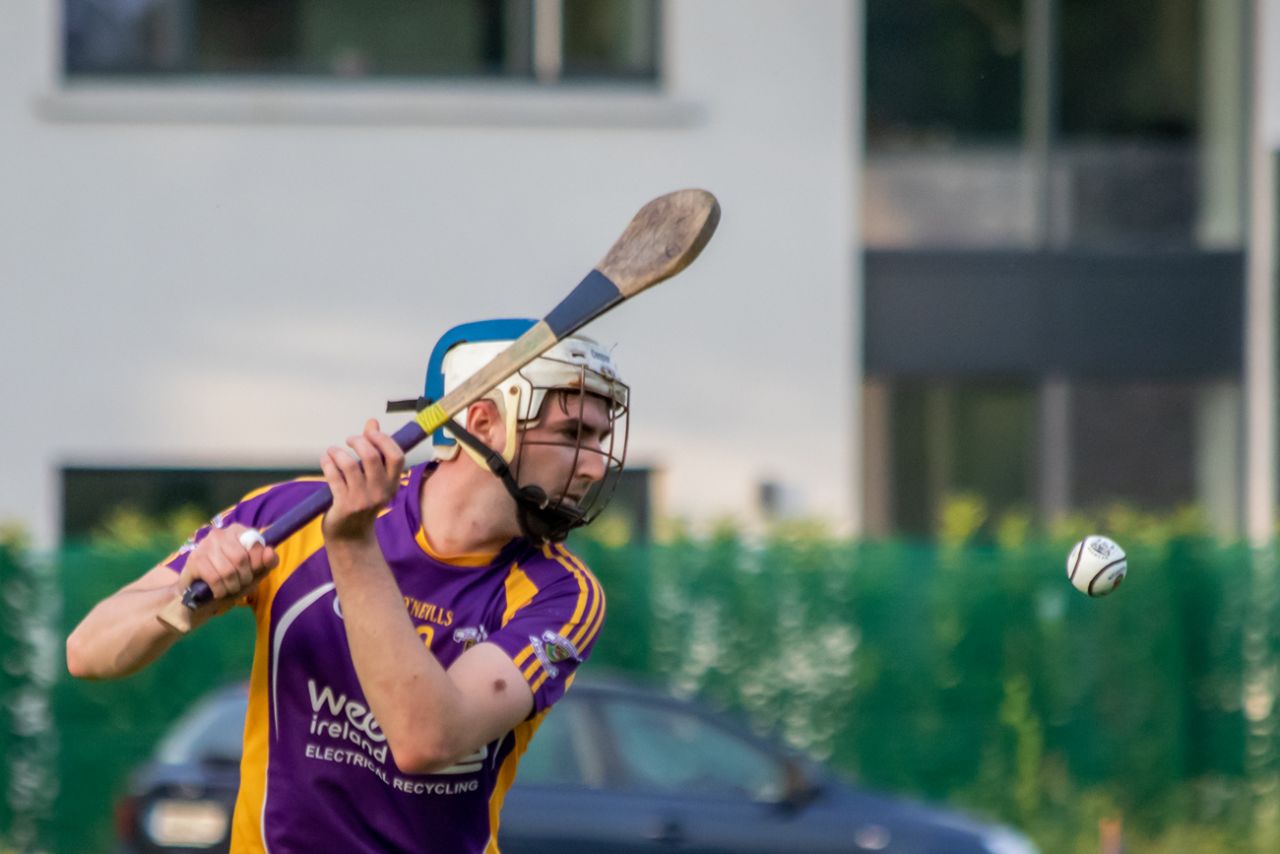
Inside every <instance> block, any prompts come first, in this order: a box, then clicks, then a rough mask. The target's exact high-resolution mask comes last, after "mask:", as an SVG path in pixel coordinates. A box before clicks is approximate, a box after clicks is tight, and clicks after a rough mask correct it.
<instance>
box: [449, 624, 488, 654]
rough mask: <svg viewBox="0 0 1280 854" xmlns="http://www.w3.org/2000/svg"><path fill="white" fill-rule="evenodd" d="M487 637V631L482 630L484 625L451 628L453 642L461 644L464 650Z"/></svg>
mask: <svg viewBox="0 0 1280 854" xmlns="http://www.w3.org/2000/svg"><path fill="white" fill-rule="evenodd" d="M488 639H489V633H488V632H486V631H485V630H484V626H464V627H463V628H460V629H454V630H453V642H454V643H460V644H462V649H463V651H464V652H465V651H466V650H468V649H471V647H473V646H475V645H476V644H478V643H484V642H485V641H487V640H488Z"/></svg>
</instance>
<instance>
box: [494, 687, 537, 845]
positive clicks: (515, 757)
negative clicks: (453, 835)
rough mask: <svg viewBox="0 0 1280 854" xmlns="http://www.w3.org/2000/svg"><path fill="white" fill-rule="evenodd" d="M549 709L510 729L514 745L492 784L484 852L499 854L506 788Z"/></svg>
mask: <svg viewBox="0 0 1280 854" xmlns="http://www.w3.org/2000/svg"><path fill="white" fill-rule="evenodd" d="M549 711H551V710H550V709H543V710H542V711H541V712H538V714H536V715H534V716H533V717H532V718H530V719H529V720H527V721H525V722H524V723H522V724H519V725H517V726H516V728H515V729H514V730H512V731H511V732H512V734H513V735H514V736H515V741H516V743H515V747H513V748H511V752H510V753H508V754H507V758H506V759H504V760H502V767H501V768H499V769H498V779H497V780H495V781H494V784H493V794H492V795H490V796H489V844H488V845H486V846H485V849H484V850H485V854H499V852H498V816H499V815H501V813H502V802H503V800H505V799H506V797H507V790H508V789H510V788H511V784H512V782H514V781H515V779H516V766H517V765H519V764H520V757H521V756H523V755H524V752H525V750H527V749H528V748H529V742H530V741H532V740H533V734H534V733H535V732H537V731H538V727H539V726H541V725H542V720H543V718H545V717H546V716H547V712H549Z"/></svg>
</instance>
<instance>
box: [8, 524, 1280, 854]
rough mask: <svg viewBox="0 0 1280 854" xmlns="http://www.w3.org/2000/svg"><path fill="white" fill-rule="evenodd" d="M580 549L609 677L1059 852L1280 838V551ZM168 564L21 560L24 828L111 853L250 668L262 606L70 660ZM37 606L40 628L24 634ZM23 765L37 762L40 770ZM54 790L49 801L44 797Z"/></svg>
mask: <svg viewBox="0 0 1280 854" xmlns="http://www.w3.org/2000/svg"><path fill="white" fill-rule="evenodd" d="M578 550H579V553H580V554H581V555H582V556H583V557H584V559H585V560H586V561H587V563H588V564H589V565H591V566H592V567H593V569H594V570H595V571H596V574H597V575H599V576H600V578H601V580H602V581H603V582H604V584H605V587H606V589H607V591H608V592H609V619H608V623H607V624H606V627H605V630H604V632H603V633H602V635H601V638H600V640H599V642H598V645H597V647H596V653H595V657H594V658H593V660H592V663H591V665H589V666H590V667H592V668H596V669H605V668H610V669H615V670H622V671H626V672H631V673H638V674H645V675H647V676H650V677H653V678H655V679H657V680H658V681H660V682H662V683H664V684H667V685H670V686H671V687H672V689H673V690H675V691H676V692H678V693H682V694H689V695H695V694H696V695H699V696H702V697H704V698H706V699H708V700H710V701H711V702H713V703H716V704H719V705H723V706H725V707H727V708H730V709H733V710H735V711H738V712H741V713H743V714H744V715H745V716H746V717H747V718H748V719H749V720H751V721H752V722H753V723H754V725H755V726H757V727H758V728H760V729H761V730H765V731H769V732H773V733H776V734H778V735H780V736H781V737H783V738H785V739H786V740H787V741H789V742H790V743H792V744H793V745H795V746H797V747H800V748H802V749H803V750H805V751H807V752H809V753H811V754H813V755H814V756H816V757H818V758H820V759H822V760H823V761H825V762H826V763H827V764H828V765H829V766H831V767H833V768H836V769H838V770H841V771H844V772H848V773H849V774H851V775H855V776H856V777H857V778H858V779H859V780H860V781H861V782H862V783H864V784H866V785H868V786H873V787H875V788H880V789H890V790H896V791H902V792H906V793H911V794H915V795H919V796H922V797H927V798H930V799H934V800H946V801H949V802H951V803H954V804H958V805H961V806H964V807H967V808H969V809H971V810H973V811H975V812H978V813H982V814H986V815H990V816H994V817H998V818H1000V819H1001V820H1004V821H1007V822H1009V823H1011V824H1014V825H1016V826H1018V827H1020V828H1023V829H1025V830H1027V831H1028V832H1030V833H1031V834H1032V835H1033V836H1035V838H1037V839H1038V840H1039V841H1040V842H1041V844H1042V846H1043V847H1044V850H1045V851H1046V852H1058V851H1096V850H1098V849H1097V835H1098V829H1097V828H1098V821H1099V820H1100V819H1103V818H1121V819H1122V820H1123V822H1124V828H1125V834H1126V842H1127V844H1128V848H1127V850H1128V851H1130V852H1138V851H1152V852H1154V851H1170V852H1174V851H1176V852H1195V851H1206V852H1208V851H1226V850H1231V851H1249V850H1253V851H1273V850H1280V844H1278V843H1280V838H1278V837H1277V836H1276V830H1275V816H1276V814H1277V806H1278V805H1280V793H1278V792H1277V790H1276V788H1275V781H1276V765H1277V762H1276V759H1275V717H1276V710H1274V709H1273V701H1274V699H1275V692H1276V690H1277V679H1278V678H1280V670H1277V666H1276V665H1277V662H1280V656H1278V655H1277V651H1278V648H1280V646H1278V644H1277V641H1276V637H1277V625H1278V617H1280V615H1278V614H1277V610H1276V604H1275V599H1276V596H1275V593H1274V590H1275V587H1276V585H1275V582H1274V578H1273V575H1274V568H1273V566H1272V563H1273V561H1274V555H1271V554H1267V555H1262V556H1258V557H1255V556H1252V555H1251V554H1250V553H1249V552H1248V551H1247V550H1245V549H1243V548H1239V547H1221V546H1217V545H1214V544H1212V543H1209V542H1207V541H1201V540H1179V541H1175V542H1172V543H1168V544H1163V545H1147V546H1136V547H1134V548H1132V549H1131V550H1130V572H1129V577H1128V579H1127V580H1126V582H1125V585H1124V586H1123V587H1122V588H1121V589H1120V591H1119V592H1117V593H1116V594H1115V595H1113V596H1111V597H1108V598H1106V599H1101V600H1089V599H1087V598H1085V597H1084V596H1082V595H1081V594H1079V593H1077V592H1076V591H1075V590H1073V589H1072V588H1071V587H1070V585H1069V584H1068V583H1067V582H1066V579H1065V576H1064V573H1063V568H1062V564H1063V559H1064V556H1065V552H1066V545H1065V544H1061V543H1054V544H1040V545H1033V546H1029V547H1026V548H1021V549H1007V550H1004V551H998V550H995V549H981V548H967V549H946V548H940V547H931V546H925V545H913V544H904V543H863V544H849V543H841V542H833V541H829V540H824V539H821V538H778V539H773V540H768V541H764V542H754V541H747V540H745V539H742V538H738V537H733V536H725V537H720V538H714V539H710V540H702V541H686V542H678V543H672V544H667V545H662V546H654V547H652V548H649V549H610V548H606V547H603V546H601V545H598V544H595V543H591V542H585V543H581V544H579V546H578ZM159 556H160V555H159V554H158V553H139V552H112V551H110V550H97V551H89V550H67V551H64V552H62V553H61V554H59V555H58V556H57V559H56V561H55V562H54V563H53V564H51V565H49V566H47V567H46V568H45V569H43V570H41V569H40V566H41V564H40V563H38V562H35V561H32V560H30V559H23V560H16V559H15V557H14V555H12V554H11V553H7V552H3V551H0V570H2V571H3V572H4V577H5V579H6V581H5V585H4V590H5V591H6V596H5V599H4V602H5V607H6V608H8V609H10V610H9V611H6V615H5V623H4V625H5V633H4V635H3V640H0V643H2V644H4V647H3V648H2V649H0V660H3V661H4V662H5V663H6V664H5V669H4V671H3V679H4V682H3V683H0V686H2V688H3V691H4V699H5V708H6V710H7V711H8V712H9V714H10V722H11V724H10V727H8V728H7V731H4V732H0V738H4V739H5V741H4V742H3V747H4V750H5V757H6V759H5V769H6V775H7V780H6V783H5V790H6V799H5V803H4V804H0V821H3V822H4V823H3V824H2V825H0V840H8V841H9V842H10V844H12V845H14V846H16V847H18V848H20V849H25V848H27V847H36V844H37V843H36V842H33V840H38V841H39V844H42V845H44V846H45V847H48V848H51V849H53V850H57V851H65V852H71V851H84V850H107V849H108V848H109V847H110V839H111V834H112V828H111V809H112V804H113V802H114V800H115V798H116V797H117V796H118V795H119V793H120V792H121V791H122V787H123V785H124V780H125V776H126V775H127V772H128V770H129V769H130V768H132V767H133V766H135V765H136V764H137V763H138V762H140V761H141V760H142V759H144V758H145V756H146V755H147V754H148V752H149V751H150V749H151V748H152V746H153V745H154V743H155V741H156V738H157V736H158V735H159V733H160V732H161V731H162V730H163V729H164V727H165V726H166V725H167V724H168V722H170V721H171V720H172V719H173V718H174V717H175V716H176V715H177V714H178V712H179V711H180V710H181V709H182V708H184V707H185V706H186V705H187V704H189V703H190V702H191V701H192V700H193V699H194V698H195V697H196V696H198V695H199V694H200V693H201V692H202V691H203V690H204V689H205V688H206V687H207V686H210V685H215V684H220V683H222V682H225V681H228V680H232V679H238V678H244V677H245V676H246V675H247V673H248V665H249V658H250V655H251V648H252V643H251V636H252V624H251V621H250V620H249V619H248V615H247V614H233V615H230V616H228V617H225V618H222V619H221V620H218V621H215V623H213V624H211V625H209V626H208V627H206V628H205V629H204V630H202V631H201V632H199V633H196V634H194V635H192V636H191V637H190V638H188V639H185V640H184V641H182V643H181V645H180V646H179V647H177V648H175V650H173V651H172V652H171V653H170V654H169V655H168V656H166V657H165V658H164V659H162V660H161V661H160V662H158V663H157V664H156V665H154V666H153V667H152V668H150V669H148V670H147V671H144V672H143V673H141V674H139V675H138V676H135V677H133V678H131V679H128V680H124V681H121V682H113V683H85V682H75V681H72V680H70V679H68V678H66V677H65V676H64V675H63V667H62V664H61V660H60V655H61V646H60V643H61V638H62V637H64V636H65V634H66V632H67V631H68V630H69V629H70V627H71V626H72V625H73V624H74V623H75V622H76V621H77V620H78V619H79V618H80V616H82V615H83V614H84V612H85V611H87V610H88V608H89V607H90V606H91V604H92V602H93V601H95V600H96V599H97V598H99V597H101V596H103V595H105V594H106V593H108V592H109V591H111V590H112V589H114V588H116V587H117V586H119V585H120V584H121V583H123V582H124V581H125V580H127V579H128V578H130V577H132V576H134V575H136V574H137V573H138V572H140V571H141V570H142V569H143V568H145V567H147V566H150V565H151V564H152V563H154V561H155V560H156V559H157V558H158V557H159ZM11 579H19V580H22V582H21V583H17V584H15V583H11ZM41 579H43V581H42V580H41ZM54 579H56V582H55V581H54ZM41 584H46V585H47V586H48V588H49V590H50V591H53V590H56V589H59V588H60V589H61V594H62V596H63V606H62V610H61V616H60V617H59V616H56V615H55V616H53V617H50V618H48V620H46V622H50V621H51V622H50V624H49V625H45V626H44V630H43V631H44V636H42V635H41V634H40V632H39V631H35V634H32V633H31V632H32V631H33V630H32V629H31V626H32V625H36V624H39V623H40V620H41V619H44V618H42V617H41V616H40V613H39V609H38V608H34V607H32V606H31V603H30V602H27V601H26V600H22V601H19V599H20V598H21V597H16V598H15V597H14V596H12V595H9V591H11V590H12V589H16V588H23V589H28V590H30V591H32V594H31V597H30V598H31V600H32V601H34V600H36V599H38V598H39V596H38V593H39V590H40V589H41V587H40V585H41ZM50 597H51V598H53V599H55V600H56V598H57V597H56V595H53V593H52V592H51V593H50ZM24 602H25V604H24ZM14 608H17V609H18V610H19V611H22V612H23V617H24V619H25V620H26V623H24V625H27V628H26V629H22V630H14V629H13V627H14V626H15V625H17V624H16V623H14V622H11V617H12V614H11V612H12V610H13V609H14ZM49 613H50V614H53V613H54V612H52V611H50V612H49ZM33 621H34V622H33ZM36 628H37V629H38V628H39V626H38V625H36ZM42 638H43V640H42ZM50 640H51V641H53V642H54V643H55V645H56V649H54V650H53V653H54V654H55V655H56V656H59V658H58V659H57V661H56V662H55V663H54V665H51V666H50V667H49V671H48V672H50V673H56V674H57V678H56V679H55V680H53V681H52V683H51V684H46V683H47V680H46V683H42V682H41V681H40V678H39V676H38V671H39V668H34V669H33V668H27V669H25V670H24V669H23V667H21V666H16V665H15V664H14V663H15V662H18V663H21V662H23V661H27V660H29V659H30V660H38V659H39V657H40V655H42V654H44V655H46V657H48V651H47V650H46V651H45V652H43V653H42V652H40V649H41V644H42V643H43V644H44V646H45V647H48V644H49V641H50ZM24 692H25V693H24ZM41 696H43V697H45V698H46V699H47V702H48V703H49V708H50V709H51V710H52V712H51V724H50V725H48V726H47V727H46V729H45V730H40V729H39V728H38V727H37V728H35V729H34V730H33V729H32V728H31V726H29V725H28V726H27V728H26V729H25V730H23V729H20V728H17V729H15V727H14V725H13V721H16V720H18V716H17V715H16V713H15V711H14V709H15V708H17V705H15V699H16V698H20V697H25V698H26V699H25V700H23V701H22V702H24V703H26V704H27V705H26V707H27V711H28V712H30V711H31V708H32V706H31V703H32V701H31V698H32V697H36V703H35V706H36V707H38V706H39V698H40V697H41ZM18 705H21V704H18ZM37 711H38V708H37ZM37 717H38V715H37ZM47 717H48V716H47V715H46V718H47ZM55 736H56V739H55ZM55 743H56V747H57V749H56V751H55V750H53V745H54V744H55ZM12 757H26V758H25V759H24V760H23V761H24V762H26V763H27V765H26V766H21V767H19V768H18V772H21V773H22V774H25V775H26V776H25V777H24V778H23V779H25V780H26V782H25V783H21V781H20V780H19V777H18V776H15V774H17V773H18V772H15V767H14V762H13V761H12ZM27 766H32V767H35V766H42V767H39V768H36V769H35V770H36V771H39V773H35V772H34V771H33V770H32V767H27ZM24 769H25V770H24ZM33 774H34V776H33ZM40 774H43V775H44V777H41V776H40ZM41 780H44V781H45V785H43V786H42V787H41V786H36V787H35V791H37V792H38V793H43V795H44V796H45V801H43V802H42V801H41V800H40V798H39V797H34V796H33V794H32V786H31V783H32V781H35V782H39V781H41ZM24 786H25V787H26V788H24ZM24 798H25V800H24ZM0 847H2V846H0Z"/></svg>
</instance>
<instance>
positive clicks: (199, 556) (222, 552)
mask: <svg viewBox="0 0 1280 854" xmlns="http://www.w3.org/2000/svg"><path fill="white" fill-rule="evenodd" d="M246 530H248V529H247V528H246V527H245V526H244V525H228V526H227V527H225V528H214V529H213V530H212V531H210V532H209V534H208V535H207V536H206V537H205V538H204V539H203V540H201V541H200V543H199V544H198V545H197V546H196V547H195V549H194V550H193V551H192V552H191V554H190V555H188V556H187V563H186V565H185V566H183V568H182V573H181V574H180V575H179V576H178V588H179V590H186V589H187V588H188V587H190V586H191V584H192V583H193V582H195V581H196V580H200V581H203V582H204V583H205V584H208V585H209V589H210V590H212V591H213V599H214V601H215V602H219V603H220V604H222V605H223V606H224V607H225V606H228V605H230V604H231V603H232V602H234V601H235V600H236V599H238V598H239V597H241V596H243V595H245V594H246V593H248V592H249V591H250V590H252V589H253V588H254V586H255V585H256V584H257V583H258V581H259V580H260V579H261V578H262V576H263V575H265V574H266V573H267V572H268V571H269V570H271V569H273V568H274V567H275V565H276V564H277V563H279V562H280V558H279V557H278V556H277V555H276V551H275V549H273V548H271V547H270V546H266V545H261V544H255V545H254V546H253V547H252V548H248V549H246V548H245V547H244V546H243V545H241V543H240V535H241V534H242V533H244V532H245V531H246Z"/></svg>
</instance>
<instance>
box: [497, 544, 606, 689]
mask: <svg viewBox="0 0 1280 854" xmlns="http://www.w3.org/2000/svg"><path fill="white" fill-rule="evenodd" d="M543 554H545V555H546V556H547V557H551V558H555V560H556V561H557V562H558V563H559V564H560V565H561V566H563V567H564V568H565V569H567V570H569V572H570V573H571V574H572V575H573V577H574V579H576V580H577V582H578V604H577V607H576V608H574V611H573V616H571V617H570V618H569V621H568V622H566V623H565V624H564V625H563V626H561V627H560V631H559V632H557V634H559V635H561V636H562V637H564V638H566V639H567V640H568V641H569V642H570V643H572V644H573V645H574V647H575V648H577V649H582V648H583V644H584V643H586V642H590V641H591V640H594V639H595V636H596V633H597V632H599V631H600V626H601V625H603V624H604V589H603V588H602V587H601V586H600V582H599V581H597V580H596V577H595V576H594V575H592V574H591V572H590V571H589V570H588V569H587V568H586V566H584V565H583V564H582V562H581V561H579V560H578V559H577V558H576V557H574V556H573V554H572V553H570V552H569V550H568V549H565V548H564V547H563V546H560V545H557V546H556V553H552V551H551V549H550V548H549V547H547V546H543ZM592 592H594V593H595V596H594V597H593V596H592V595H591V593H592ZM588 599H594V600H595V601H594V602H592V605H591V611H590V613H588V614H587V615H586V618H585V619H583V611H584V610H586V605H587V600H588ZM575 627H576V628H577V631H576V632H574V634H573V637H569V632H570V631H571V630H573V629H574V628H575ZM525 657H526V654H525V653H521V654H520V659H524V658H525ZM541 664H542V662H541V661H540V660H539V659H537V658H536V657H535V658H534V660H533V661H532V662H530V664H529V666H528V667H527V668H525V670H524V671H523V675H524V678H525V681H526V682H528V683H529V688H530V690H532V691H534V692H535V693H536V692H537V690H538V689H539V688H541V687H542V683H543V682H546V681H547V676H548V674H547V673H546V671H545V670H544V671H543V673H542V675H541V676H537V677H536V678H535V676H534V674H535V673H536V672H537V670H538V668H539V666H541ZM516 666H517V667H519V666H520V661H517V662H516Z"/></svg>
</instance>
